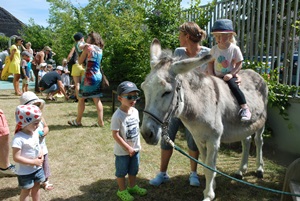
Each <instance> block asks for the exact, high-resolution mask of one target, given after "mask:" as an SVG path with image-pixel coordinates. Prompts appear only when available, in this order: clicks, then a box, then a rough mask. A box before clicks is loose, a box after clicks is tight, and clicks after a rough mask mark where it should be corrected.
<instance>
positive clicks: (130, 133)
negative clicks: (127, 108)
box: [110, 107, 141, 156]
mask: <svg viewBox="0 0 300 201" xmlns="http://www.w3.org/2000/svg"><path fill="white" fill-rule="evenodd" d="M139 122H140V118H139V112H138V110H137V109H136V108H134V107H132V112H131V113H130V114H127V113H125V112H123V111H122V110H120V108H118V109H117V110H116V111H115V113H114V114H113V116H112V118H111V126H110V127H111V130H116V131H119V134H120V136H121V137H122V138H123V139H124V140H125V141H126V142H127V143H128V144H129V145H130V146H131V147H132V148H133V149H134V150H135V151H136V152H138V151H140V150H141V142H140V129H139ZM114 154H115V155H117V156H124V155H128V152H127V151H126V150H124V149H123V147H122V146H120V145H119V144H118V143H117V142H115V145H114Z"/></svg>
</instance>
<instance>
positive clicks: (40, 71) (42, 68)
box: [38, 63, 47, 82]
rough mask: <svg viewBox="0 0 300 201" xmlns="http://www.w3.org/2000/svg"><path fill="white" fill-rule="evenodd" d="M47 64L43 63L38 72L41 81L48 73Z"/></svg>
mask: <svg viewBox="0 0 300 201" xmlns="http://www.w3.org/2000/svg"><path fill="white" fill-rule="evenodd" d="M46 66H47V63H41V64H40V70H39V72H38V80H39V82H40V81H41V79H42V77H43V76H44V75H45V74H46V73H47V68H46Z"/></svg>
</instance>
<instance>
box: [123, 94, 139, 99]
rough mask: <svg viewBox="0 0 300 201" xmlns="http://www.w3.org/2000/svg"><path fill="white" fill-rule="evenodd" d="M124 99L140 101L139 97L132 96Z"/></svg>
mask: <svg viewBox="0 0 300 201" xmlns="http://www.w3.org/2000/svg"><path fill="white" fill-rule="evenodd" d="M122 98H126V99H127V100H138V99H140V97H139V96H138V95H135V96H132V95H128V96H122Z"/></svg>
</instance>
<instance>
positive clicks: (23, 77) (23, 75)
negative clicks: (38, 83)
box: [21, 59, 30, 79]
mask: <svg viewBox="0 0 300 201" xmlns="http://www.w3.org/2000/svg"><path fill="white" fill-rule="evenodd" d="M23 69H25V74H26V76H27V77H29V76H30V70H29V68H28V65H27V62H26V61H25V60H24V59H22V62H21V78H22V79H25V74H24V73H23Z"/></svg>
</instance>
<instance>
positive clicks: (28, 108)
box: [12, 105, 45, 201]
mask: <svg viewBox="0 0 300 201" xmlns="http://www.w3.org/2000/svg"><path fill="white" fill-rule="evenodd" d="M15 116H16V129H15V136H14V138H13V140H12V150H13V159H14V161H15V162H16V174H17V175H18V183H19V187H20V188H21V193H20V201H28V200H29V199H30V196H31V197H32V200H33V201H39V200H41V199H40V183H41V182H44V181H45V174H44V171H43V168H42V165H43V161H44V158H43V151H42V148H41V146H40V142H39V134H38V132H37V128H38V126H39V123H40V121H41V119H42V112H41V110H40V109H39V108H38V107H37V106H35V105H19V106H18V107H17V109H16V112H15Z"/></svg>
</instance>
